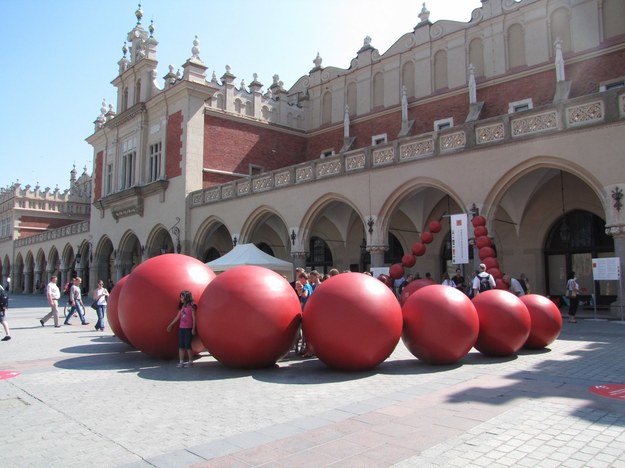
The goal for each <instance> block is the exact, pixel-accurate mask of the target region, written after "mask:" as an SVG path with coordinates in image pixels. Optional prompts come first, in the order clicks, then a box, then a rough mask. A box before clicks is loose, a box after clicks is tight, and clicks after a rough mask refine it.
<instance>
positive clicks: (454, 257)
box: [450, 213, 469, 265]
mask: <svg viewBox="0 0 625 468" xmlns="http://www.w3.org/2000/svg"><path fill="white" fill-rule="evenodd" d="M450 221H451V261H452V263H454V264H455V265H460V264H463V263H469V227H468V225H469V218H468V216H467V214H466V213H462V214H455V215H451V216H450Z"/></svg>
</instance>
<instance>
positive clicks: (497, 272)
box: [486, 268, 503, 280]
mask: <svg viewBox="0 0 625 468" xmlns="http://www.w3.org/2000/svg"><path fill="white" fill-rule="evenodd" d="M486 273H489V274H491V275H492V276H493V278H495V279H496V280H498V279H501V280H503V273H502V272H501V270H500V269H499V268H487V269H486Z"/></svg>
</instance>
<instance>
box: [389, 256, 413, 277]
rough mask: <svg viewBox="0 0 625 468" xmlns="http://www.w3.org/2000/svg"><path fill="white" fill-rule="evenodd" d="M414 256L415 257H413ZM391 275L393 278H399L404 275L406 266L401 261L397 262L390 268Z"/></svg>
mask: <svg viewBox="0 0 625 468" xmlns="http://www.w3.org/2000/svg"><path fill="white" fill-rule="evenodd" d="M413 258H414V257H413ZM388 273H389V276H390V277H391V278H393V279H399V278H402V277H403V276H404V267H403V266H402V265H401V263H395V264H393V265H391V267H390V268H389V269H388Z"/></svg>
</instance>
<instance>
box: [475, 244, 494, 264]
mask: <svg viewBox="0 0 625 468" xmlns="http://www.w3.org/2000/svg"><path fill="white" fill-rule="evenodd" d="M479 254H480V260H482V261H484V259H486V258H488V257H493V258H494V257H495V256H496V255H495V249H493V248H492V247H482V248H481V249H480V250H479Z"/></svg>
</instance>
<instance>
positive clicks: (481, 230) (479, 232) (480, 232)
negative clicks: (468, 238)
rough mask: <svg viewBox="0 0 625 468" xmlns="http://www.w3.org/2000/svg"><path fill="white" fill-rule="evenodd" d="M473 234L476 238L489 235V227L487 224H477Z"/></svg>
mask: <svg viewBox="0 0 625 468" xmlns="http://www.w3.org/2000/svg"><path fill="white" fill-rule="evenodd" d="M473 235H474V236H475V237H476V238H478V237H484V236H487V235H488V229H486V226H477V227H475V229H473Z"/></svg>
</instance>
